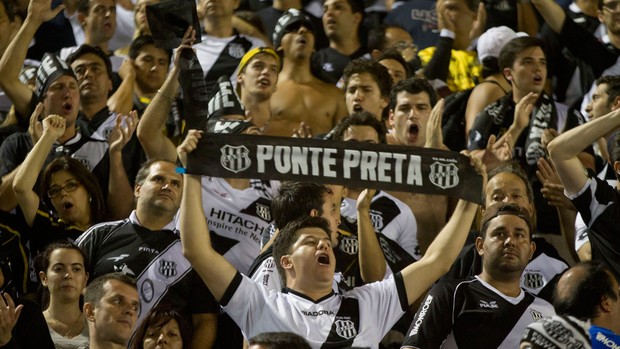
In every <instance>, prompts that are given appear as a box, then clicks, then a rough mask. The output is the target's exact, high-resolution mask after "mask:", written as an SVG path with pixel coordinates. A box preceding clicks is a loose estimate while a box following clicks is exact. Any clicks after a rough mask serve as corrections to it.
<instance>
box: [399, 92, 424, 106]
mask: <svg viewBox="0 0 620 349" xmlns="http://www.w3.org/2000/svg"><path fill="white" fill-rule="evenodd" d="M407 103H409V104H419V103H423V104H428V105H430V104H431V98H430V97H429V95H428V93H426V92H425V91H420V92H418V93H409V92H407V91H401V92H399V93H398V94H397V95H396V104H397V105H398V104H407Z"/></svg>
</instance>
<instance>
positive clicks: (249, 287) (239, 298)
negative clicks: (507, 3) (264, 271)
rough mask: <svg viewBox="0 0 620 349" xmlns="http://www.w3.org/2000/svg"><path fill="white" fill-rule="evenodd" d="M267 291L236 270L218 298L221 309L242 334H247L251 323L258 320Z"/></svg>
mask: <svg viewBox="0 0 620 349" xmlns="http://www.w3.org/2000/svg"><path fill="white" fill-rule="evenodd" d="M267 295H268V292H267V291H266V290H265V289H264V288H262V287H261V286H260V285H257V284H256V283H255V282H253V281H252V280H250V279H249V278H248V277H247V276H244V275H242V274H241V273H239V272H237V275H235V277H234V278H233V280H232V281H231V283H230V285H228V289H226V292H224V296H222V299H220V305H221V306H222V309H224V311H225V312H226V313H227V314H228V316H230V318H231V319H233V321H235V323H236V324H237V326H239V328H240V329H241V332H243V333H244V335H248V334H249V333H250V332H249V331H250V330H251V329H252V327H253V325H256V324H257V323H258V321H260V318H261V314H262V311H263V309H264V308H265V304H266V303H267Z"/></svg>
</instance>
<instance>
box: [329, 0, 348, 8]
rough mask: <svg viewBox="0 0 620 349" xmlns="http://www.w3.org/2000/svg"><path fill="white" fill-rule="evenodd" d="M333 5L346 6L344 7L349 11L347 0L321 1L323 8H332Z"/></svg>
mask: <svg viewBox="0 0 620 349" xmlns="http://www.w3.org/2000/svg"><path fill="white" fill-rule="evenodd" d="M333 5H341V6H342V5H346V7H347V8H348V9H349V10H350V9H351V5H350V4H349V2H348V1H347V0H325V1H323V6H333Z"/></svg>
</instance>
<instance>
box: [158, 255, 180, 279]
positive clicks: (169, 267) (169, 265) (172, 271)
mask: <svg viewBox="0 0 620 349" xmlns="http://www.w3.org/2000/svg"><path fill="white" fill-rule="evenodd" d="M159 273H160V274H161V275H163V276H165V277H166V278H171V277H174V276H176V275H177V264H176V262H174V261H167V260H165V259H162V260H161V261H159Z"/></svg>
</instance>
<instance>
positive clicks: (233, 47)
mask: <svg viewBox="0 0 620 349" xmlns="http://www.w3.org/2000/svg"><path fill="white" fill-rule="evenodd" d="M228 54H229V55H230V56H231V57H234V58H236V59H241V57H243V55H244V54H245V49H244V48H243V46H241V45H239V44H235V43H231V44H230V45H229V46H228Z"/></svg>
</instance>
